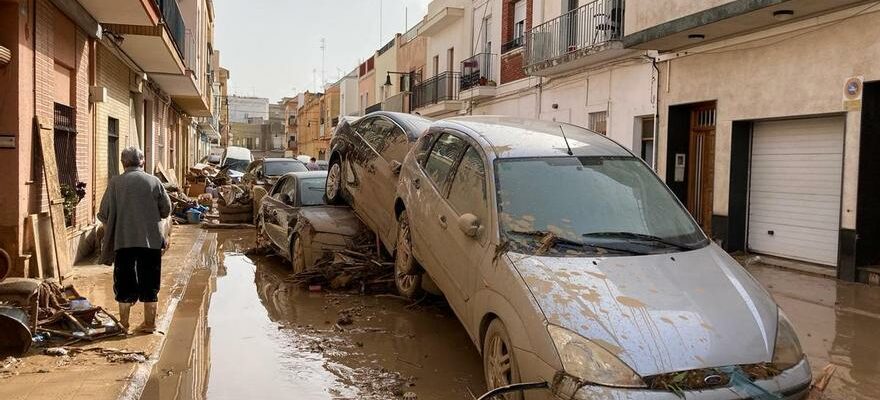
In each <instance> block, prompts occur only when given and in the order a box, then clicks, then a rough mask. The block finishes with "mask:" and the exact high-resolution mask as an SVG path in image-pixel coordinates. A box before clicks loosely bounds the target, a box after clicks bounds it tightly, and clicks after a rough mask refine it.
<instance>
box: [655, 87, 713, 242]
mask: <svg viewBox="0 0 880 400" xmlns="http://www.w3.org/2000/svg"><path fill="white" fill-rule="evenodd" d="M715 123H716V106H715V102H714V101H711V102H704V103H696V104H685V105H679V106H673V107H670V109H669V126H668V138H669V144H668V146H667V160H666V165H668V166H669V167H668V168H667V172H666V175H667V176H666V182H667V184H668V185H669V187H670V189H672V191H673V192H674V193H675V194H676V196H678V198H679V199H680V200H681V202H682V203H684V205H685V206H686V207H687V209H688V211H689V212H690V213H691V215H693V217H694V219H695V220H696V221H697V223H698V224H700V227H702V228H703V231H705V232H706V233H707V234H711V233H712V213H713V196H714V194H715V190H714V184H715Z"/></svg>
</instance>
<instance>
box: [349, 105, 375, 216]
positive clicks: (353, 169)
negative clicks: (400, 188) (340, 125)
mask: <svg viewBox="0 0 880 400" xmlns="http://www.w3.org/2000/svg"><path fill="white" fill-rule="evenodd" d="M375 120H376V117H373V118H367V119H365V120H363V121H360V122H359V123H358V124H356V125H355V126H354V138H353V140H352V143H351V147H350V149H349V151H348V152H347V154H346V161H347V162H346V165H347V167H348V170H347V171H345V174H344V175H345V179H346V182H345V187H346V189H347V190H348V192H349V194H350V195H351V198H352V199H351V208H352V209H353V210H354V212H355V213H356V214H358V216H360V217H361V219H362V220H363V221H364V223H365V224H367V226H369V227H370V228H371V229H375V227H376V225H375V223H374V222H373V220H372V219H371V218H370V213H369V210H368V209H367V208H366V207H367V206H368V205H367V204H366V203H367V202H368V201H369V200H368V199H369V197H370V196H369V184H368V183H367V182H366V180H367V175H368V173H367V166H368V165H369V163H371V162H372V159H374V158H376V157H378V156H379V155H378V154H377V153H376V152H375V151H373V148H372V147H371V146H370V145H369V144H368V142H367V138H369V137H372V135H373V132H372V126H373V121H375Z"/></svg>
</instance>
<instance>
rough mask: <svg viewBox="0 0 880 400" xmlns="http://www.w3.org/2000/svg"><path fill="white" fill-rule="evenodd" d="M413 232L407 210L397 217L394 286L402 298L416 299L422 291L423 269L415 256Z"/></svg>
mask: <svg viewBox="0 0 880 400" xmlns="http://www.w3.org/2000/svg"><path fill="white" fill-rule="evenodd" d="M412 249H413V245H412V232H411V231H410V226H409V217H408V216H407V214H406V210H403V211H402V212H401V213H400V216H399V217H397V247H396V248H395V250H394V285H395V286H396V287H397V292H398V293H400V295H401V296H403V297H406V298H408V299H416V298H419V297H421V296H422V295H423V294H424V291H423V290H422V274H423V273H424V271H422V268H421V267H420V266H419V263H418V261H416V258H415V256H413V251H412Z"/></svg>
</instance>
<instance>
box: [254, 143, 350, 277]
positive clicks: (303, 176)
mask: <svg viewBox="0 0 880 400" xmlns="http://www.w3.org/2000/svg"><path fill="white" fill-rule="evenodd" d="M294 161H296V160H294ZM326 178H327V172H326V171H309V172H291V173H288V174H285V175H284V176H282V177H281V178H280V179H279V180H278V182H277V183H276V184H275V186H273V187H272V189H271V190H270V191H269V193H268V194H267V195H266V196H265V197H264V198H263V200H262V202H261V205H260V210H259V213H258V216H257V229H258V230H259V232H260V233H261V234H262V235H263V236H264V237H265V238H266V239H267V240H268V241H269V243H270V244H271V246H272V247H273V248H275V250H276V251H277V252H278V254H280V255H281V256H282V257H284V258H286V259H287V260H288V261H290V263H291V266H292V267H293V270H294V272H301V271H303V270H305V268H306V267H307V266H311V265H314V263H315V261H316V260H318V259H319V258H321V256H322V255H323V254H324V253H327V252H329V251H333V250H341V249H344V248H345V246H346V245H347V244H350V242H351V240H352V238H353V237H355V236H356V235H357V234H359V233H362V232H363V230H364V229H366V227H364V225H363V224H362V223H361V222H360V220H358V218H357V217H356V216H355V215H354V213H353V212H352V211H351V210H350V209H348V207H343V206H327V205H325V203H324V180H325V179H326Z"/></svg>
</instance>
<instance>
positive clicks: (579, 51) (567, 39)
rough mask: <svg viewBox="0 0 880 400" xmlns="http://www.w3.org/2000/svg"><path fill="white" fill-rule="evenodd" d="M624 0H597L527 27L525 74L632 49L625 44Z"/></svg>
mask: <svg viewBox="0 0 880 400" xmlns="http://www.w3.org/2000/svg"><path fill="white" fill-rule="evenodd" d="M623 18H624V0H595V1H593V2H590V3H587V4H585V5H583V6H581V7H579V8H577V9H574V10H572V11H569V12H567V13H565V14H563V15H561V16H559V17H557V18H554V19H552V20H549V21H547V22H545V23H543V24H541V25H538V26H536V27H534V28H532V29H531V30H530V31H528V32H527V33H526V35H525V58H524V60H523V64H524V67H525V70H526V74H528V75H533V76H551V75H556V74H560V73H565V72H568V71H571V70H575V69H578V68H583V67H589V66H591V65H596V64H599V63H602V62H605V61H609V60H612V59H614V58H617V57H620V56H622V55H624V54H627V53H629V52H631V51H630V50H626V49H624V47H623V43H622V41H621V39H622V38H623V21H624V19H623Z"/></svg>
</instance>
